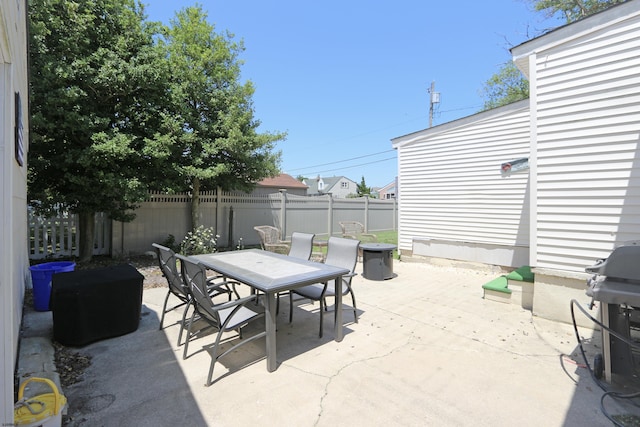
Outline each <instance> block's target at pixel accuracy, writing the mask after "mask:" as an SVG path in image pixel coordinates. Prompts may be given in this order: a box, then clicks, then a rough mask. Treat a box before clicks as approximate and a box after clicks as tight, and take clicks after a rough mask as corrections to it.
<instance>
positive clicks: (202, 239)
mask: <svg viewBox="0 0 640 427" xmlns="http://www.w3.org/2000/svg"><path fill="white" fill-rule="evenodd" d="M218 237H219V236H216V234H215V231H214V230H213V227H204V226H202V225H201V226H199V227H198V228H196V229H195V230H194V231H190V232H188V233H187V235H186V236H185V237H184V239H183V240H182V243H180V253H181V254H183V255H186V256H189V255H200V254H210V253H212V252H215V251H216V243H217V242H216V239H217V238H218Z"/></svg>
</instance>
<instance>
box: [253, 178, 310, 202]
mask: <svg viewBox="0 0 640 427" xmlns="http://www.w3.org/2000/svg"><path fill="white" fill-rule="evenodd" d="M307 188H308V187H307V185H306V184H304V183H302V182H301V181H298V180H297V179H295V178H294V177H292V176H291V175H287V174H286V173H281V174H280V175H278V176H276V177H275V178H265V179H263V180H262V181H260V182H258V184H256V188H255V189H254V190H253V192H252V193H253V194H272V193H277V192H278V191H280V190H287V193H288V194H295V195H297V196H306V195H307Z"/></svg>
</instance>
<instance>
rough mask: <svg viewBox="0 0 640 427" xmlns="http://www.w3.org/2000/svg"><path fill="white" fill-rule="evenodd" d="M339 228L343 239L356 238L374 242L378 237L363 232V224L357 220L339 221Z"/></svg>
mask: <svg viewBox="0 0 640 427" xmlns="http://www.w3.org/2000/svg"><path fill="white" fill-rule="evenodd" d="M339 224H340V228H342V237H344V238H345V239H356V240H360V241H361V242H370V243H375V242H377V241H378V237H377V236H376V235H375V234H370V233H365V232H364V225H362V223H360V222H357V221H340V223H339Z"/></svg>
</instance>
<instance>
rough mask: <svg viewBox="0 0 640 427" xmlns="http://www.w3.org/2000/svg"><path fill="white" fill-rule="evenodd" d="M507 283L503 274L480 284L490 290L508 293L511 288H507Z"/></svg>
mask: <svg viewBox="0 0 640 427" xmlns="http://www.w3.org/2000/svg"><path fill="white" fill-rule="evenodd" d="M507 283H508V282H507V278H506V277H505V276H500V277H498V278H497V279H493V280H492V281H490V282H487V283H485V284H484V285H482V287H483V288H484V289H488V290H490V291H496V292H503V293H505V294H510V293H511V289H509V288H507Z"/></svg>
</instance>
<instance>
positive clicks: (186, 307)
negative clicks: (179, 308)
mask: <svg viewBox="0 0 640 427" xmlns="http://www.w3.org/2000/svg"><path fill="white" fill-rule="evenodd" d="M189 307H191V303H188V304H185V308H184V311H183V312H182V322H181V323H180V333H179V334H178V347H180V346H181V345H182V344H181V342H182V332H183V331H184V325H185V323H186V321H187V312H188V311H189Z"/></svg>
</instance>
